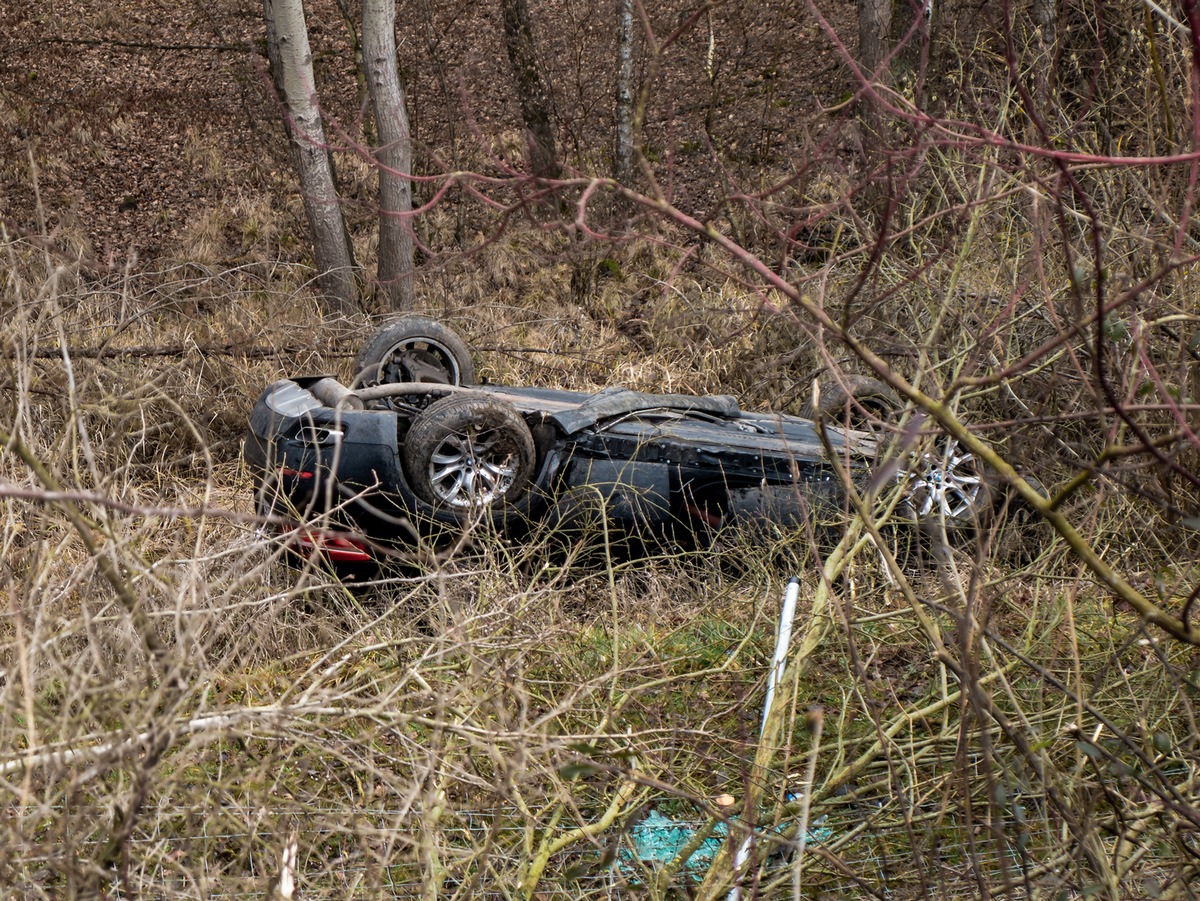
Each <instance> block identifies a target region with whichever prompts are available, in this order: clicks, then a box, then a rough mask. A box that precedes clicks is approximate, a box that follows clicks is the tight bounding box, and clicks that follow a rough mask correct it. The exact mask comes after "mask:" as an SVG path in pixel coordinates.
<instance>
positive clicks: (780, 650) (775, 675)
mask: <svg viewBox="0 0 1200 901" xmlns="http://www.w3.org/2000/svg"><path fill="white" fill-rule="evenodd" d="M799 597H800V580H799V579H798V578H796V577H795V576H793V577H792V578H791V580H790V581H789V582H788V586H787V591H786V592H785V593H784V596H783V612H782V613H781V614H780V616H779V635H778V637H777V638H776V639H775V654H774V655H773V656H772V657H771V672H770V673H769V674H768V675H767V699H766V701H765V702H764V703H763V718H762V726H761V727H760V728H759V731H758V737H759V740H760V741H761V740H762V738H763V736H764V735H765V734H766V730H767V717H769V716H770V715H771V707H772V705H773V704H774V703H775V690H776V688H777V687H778V685H779V681H780V680H781V679H782V678H783V667H784V664H785V663H786V662H787V655H788V648H789V647H790V646H791V643H792V624H793V623H794V622H795V621H796V601H797V600H798V599H799ZM752 837H753V836H750V835H747V836H746V840H745V841H744V842H742V846H741V847H740V848H738V852H737V854H736V855H735V856H734V858H733V888H731V889H730V890H729V895H728V898H727V901H741V899H742V886H741V869H742V867H744V866H745V865H746V861H747V860H749V859H750V839H751V838H752Z"/></svg>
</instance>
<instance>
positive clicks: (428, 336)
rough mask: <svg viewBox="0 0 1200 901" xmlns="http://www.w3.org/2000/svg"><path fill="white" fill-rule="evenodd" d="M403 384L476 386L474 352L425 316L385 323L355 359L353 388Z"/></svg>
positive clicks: (449, 330)
mask: <svg viewBox="0 0 1200 901" xmlns="http://www.w3.org/2000/svg"><path fill="white" fill-rule="evenodd" d="M404 382H429V383H431V384H438V385H473V384H475V366H474V364H473V363H472V362H471V349H470V348H469V347H467V345H466V342H465V341H463V339H462V338H460V337H459V336H458V335H457V334H455V333H454V332H453V331H452V330H451V329H449V328H447V327H446V326H444V325H442V324H441V323H440V322H437V321H436V320H433V319H430V318H428V317H426V316H402V317H401V318H399V319H396V320H393V321H392V322H389V323H386V324H385V325H382V326H380V327H379V328H378V329H377V330H376V331H375V333H374V334H373V335H371V337H370V339H369V340H368V341H367V343H366V344H365V345H364V346H363V349H362V352H361V353H359V355H358V356H357V357H356V358H355V360H354V378H353V380H352V385H353V387H356V388H361V387H369V386H371V385H394V384H401V383H404Z"/></svg>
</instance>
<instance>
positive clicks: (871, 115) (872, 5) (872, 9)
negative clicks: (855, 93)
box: [858, 0, 892, 149]
mask: <svg viewBox="0 0 1200 901" xmlns="http://www.w3.org/2000/svg"><path fill="white" fill-rule="evenodd" d="M891 28H892V0H858V62H859V65H860V66H861V67H862V70H863V75H864V76H865V77H866V78H868V79H870V80H871V81H874V82H876V83H879V84H886V83H887V81H888V77H887V72H886V71H879V70H880V66H881V65H882V64H883V61H884V60H885V59H886V58H887V54H888V36H889V35H890V34H891ZM860 109H861V110H862V112H861V114H860V120H861V122H862V125H863V132H864V135H863V143H864V145H866V146H867V147H868V148H871V149H874V148H875V147H876V146H877V145H878V144H879V141H880V139H881V137H882V135H881V131H882V124H883V116H882V114H881V113H880V110H879V107H878V105H877V104H876V103H875V101H874V100H873V99H871V98H870V97H864V98H863V102H862V104H861V106H860Z"/></svg>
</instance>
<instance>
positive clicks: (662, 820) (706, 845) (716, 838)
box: [617, 810, 833, 873]
mask: <svg viewBox="0 0 1200 901" xmlns="http://www.w3.org/2000/svg"><path fill="white" fill-rule="evenodd" d="M823 820H824V817H822V818H821V819H820V820H818V821H817V822H815V823H813V825H812V826H811V827H810V828H809V830H808V838H807V839H806V841H805V844H807V845H810V846H811V845H815V844H818V843H820V842H826V841H828V840H829V839H830V838H832V837H833V830H832V829H830V828H829V827H828V826H826V825H825V824H824V823H823V822H822V821H823ZM698 831H699V827H698V825H697V824H693V823H681V822H679V821H678V820H673V819H671V818H670V817H667V816H663V815H662V814H661V813H659V812H658V811H657V810H651V811H650V813H649V815H648V816H647V817H646V818H645V819H644V820H642V821H641V822H640V823H637V824H635V825H634V826H632V827H630V829H629V843H630V844H631V845H632V846H633V849H632V850H630V849H628V848H622V849H621V851H620V853H619V854H618V857H617V865H618V867H619V868H620V869H621V871H622V872H625V873H631V872H633V871H634V870H635V869H636V866H635V865H634V861H641V862H642V863H643V864H649V865H650V866H662V865H664V864H667V863H669V862H670V861H672V860H674V859H675V858H676V857H678V856H679V853H680V852H681V851H682V850H683V849H684V848H686V847H687V846H688V844H689V843H690V842H691V841H692V839H694V838H695V837H696V833H697V832H698ZM728 835H729V827H728V826H727V825H726V824H724V823H717V824H716V826H715V827H714V828H713V831H712V835H710V836H708V838H706V839H704V841H702V842H700V844H699V845H697V846H696V849H695V850H694V851H692V853H691V855H690V856H689V857H688V859H687V860H686V861H685V862H684V864H683V871H684V872H689V873H702V872H704V871H705V870H707V869H708V868H709V866H710V865H711V864H712V862H713V859H714V858H715V857H716V856H717V852H718V851H720V850H721V844H722V843H723V842H724V841H725V839H726V837H727V836H728Z"/></svg>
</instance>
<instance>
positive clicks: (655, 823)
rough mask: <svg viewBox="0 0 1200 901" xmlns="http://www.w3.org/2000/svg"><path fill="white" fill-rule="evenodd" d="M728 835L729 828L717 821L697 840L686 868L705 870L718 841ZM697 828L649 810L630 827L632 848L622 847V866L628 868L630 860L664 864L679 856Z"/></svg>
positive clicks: (715, 852) (719, 847)
mask: <svg viewBox="0 0 1200 901" xmlns="http://www.w3.org/2000/svg"><path fill="white" fill-rule="evenodd" d="M728 834H729V827H728V826H726V825H725V824H724V823H717V825H716V827H715V828H714V829H713V834H712V835H710V836H709V837H708V838H706V839H705V840H704V841H702V842H701V843H700V845H699V846H698V847H697V848H696V850H695V851H693V852H692V854H691V856H690V857H688V859H687V862H686V863H684V865H683V866H684V869H685V870H691V871H696V870H707V869H708V867H709V864H711V863H712V862H713V858H714V857H716V856H717V852H718V851H720V850H721V843H722V842H724V841H725V836H727V835H728ZM695 836H696V828H695V827H694V826H692V825H689V824H688V823H679V822H676V821H675V820H673V819H671V818H670V817H665V816H663V815H662V814H661V813H659V812H658V811H657V810H651V811H650V815H649V816H647V817H646V819H644V820H642V821H641V822H640V823H638V824H637V825H635V826H633V827H631V828H630V830H629V839H630V843H631V844H632V845H633V851H632V852H631V851H629V850H627V849H624V848H622V849H621V858H622V859H621V864H622V869H626V870H627V869H630V867H629V864H630V863H632V861H633V860H640V861H641V862H642V863H648V864H660V865H661V864H665V863H669V862H670V861H672V860H674V859H675V858H676V857H677V856H679V852H680V851H682V850H683V849H684V848H686V847H687V845H688V843H689V842H690V841H691V840H692V839H693V838H695Z"/></svg>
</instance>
